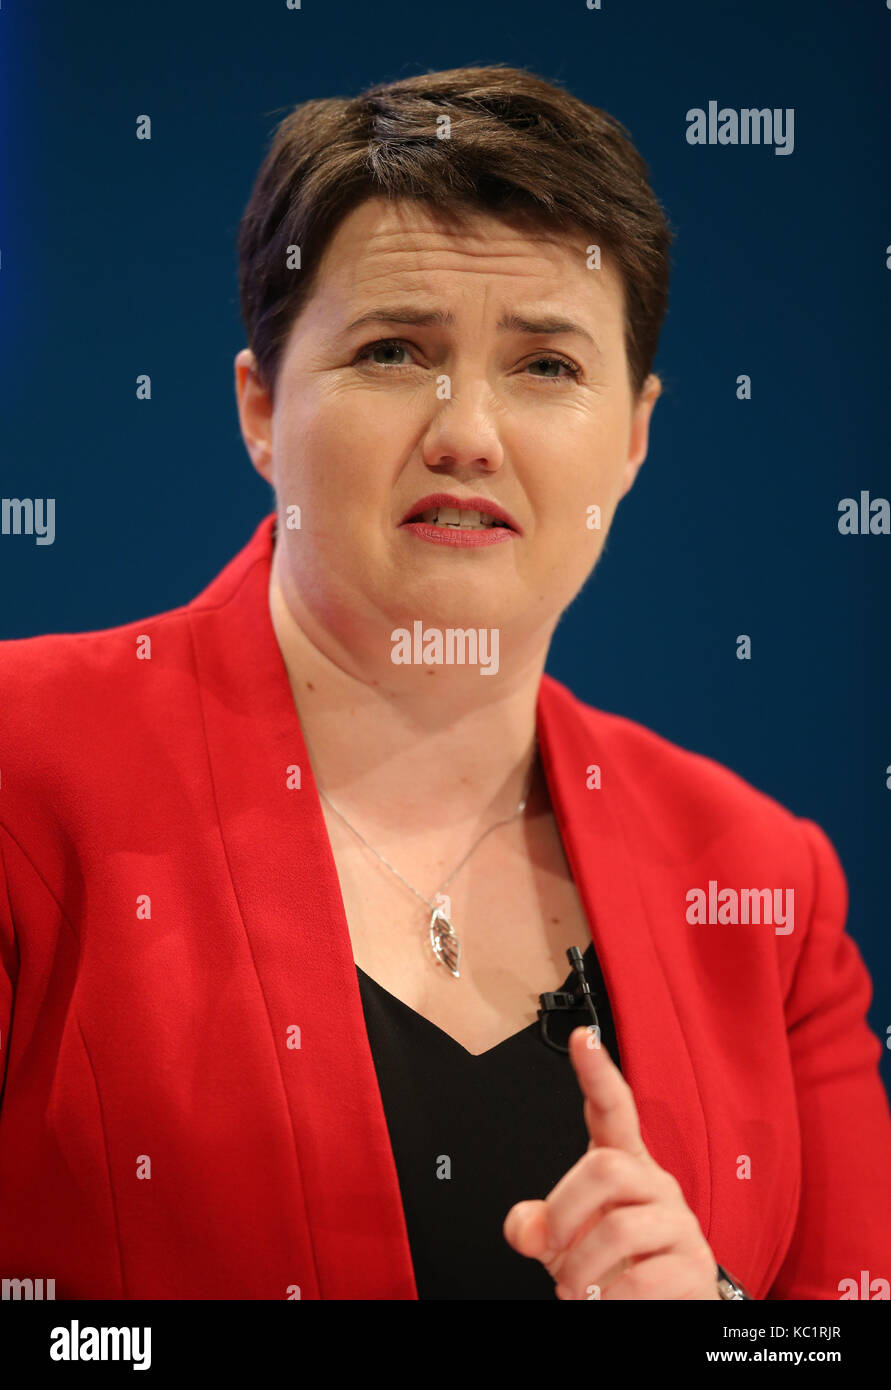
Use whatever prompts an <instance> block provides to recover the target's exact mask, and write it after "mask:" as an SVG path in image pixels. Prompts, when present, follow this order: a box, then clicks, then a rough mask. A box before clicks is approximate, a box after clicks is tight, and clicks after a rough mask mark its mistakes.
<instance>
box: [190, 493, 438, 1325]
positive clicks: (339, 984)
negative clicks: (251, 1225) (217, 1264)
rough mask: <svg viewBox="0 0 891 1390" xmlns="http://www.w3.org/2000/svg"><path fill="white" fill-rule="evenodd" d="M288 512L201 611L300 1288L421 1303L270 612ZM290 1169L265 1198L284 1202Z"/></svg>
mask: <svg viewBox="0 0 891 1390" xmlns="http://www.w3.org/2000/svg"><path fill="white" fill-rule="evenodd" d="M273 520H274V518H273V517H272V516H269V517H267V518H266V519H265V520H264V522H263V523H262V524H261V526H260V527H259V528H258V529H257V531H256V533H255V536H254V539H253V541H252V542H251V544H250V545H249V546H248V547H246V549H245V550H243V551H242V552H241V554H240V555H238V556H236V557H235V559H234V560H233V561H232V562H231V564H229V565H228V566H227V567H226V569H225V570H224V571H223V572H222V573H221V574H220V575H219V576H218V577H217V579H216V580H214V582H213V583H212V584H211V585H210V586H209V588H208V589H206V590H205V592H204V593H203V594H201V595H200V596H199V597H198V598H197V599H196V600H195V601H194V603H192V604H191V605H190V614H191V625H192V632H193V638H194V643H195V649H196V660H197V665H198V673H199V678H200V686H201V699H202V705H203V713H204V721H205V730H206V737H207V745H208V750H209V756H210V761H211V772H212V777H213V782H214V788H215V793H216V798H217V808H218V813H219V821H220V831H221V834H222V837H223V841H224V844H225V848H226V855H227V859H228V864H229V870H230V873H231V877H232V884H233V887H234V891H235V895H236V898H237V901H238V905H239V910H240V913H241V917H242V920H243V922H244V928H245V932H246V933H247V937H248V941H249V945H250V950H251V955H252V958H253V962H254V967H255V969H256V972H257V977H258V980H259V983H260V986H261V989H262V993H263V998H264V1001H265V1005H266V1018H265V1019H264V1020H263V1023H262V1026H265V1027H268V1028H269V1029H270V1031H271V1033H272V1037H273V1041H274V1045H275V1049H276V1056H277V1058H278V1066H279V1072H280V1076H281V1086H282V1090H283V1092H284V1097H285V1099H286V1103H287V1107H288V1111H289V1113H290V1120H291V1126H292V1131H293V1136H294V1147H295V1150H296V1154H297V1160H298V1165H299V1170H300V1175H301V1180H302V1193H298V1194H295V1201H300V1200H302V1202H303V1205H304V1207H305V1212H306V1221H307V1225H308V1228H309V1235H310V1240H311V1244H312V1249H313V1255H314V1266H315V1267H314V1268H313V1269H308V1270H306V1271H303V1274H302V1279H300V1280H299V1281H298V1282H300V1285H301V1296H302V1297H310V1298H324V1299H344V1298H352V1299H357V1298H359V1299H361V1298H368V1299H411V1298H417V1291H416V1288H415V1282H414V1273H413V1269H412V1263H411V1255H410V1250H409V1244H408V1236H407V1232H406V1228H405V1218H404V1215H403V1211H402V1202H401V1198H400V1195H399V1184H398V1178H397V1174H396V1168H395V1164H394V1161H393V1155H392V1150H391V1148H390V1142H389V1136H388V1133H387V1126H386V1119H385V1116H384V1111H383V1106H382V1102H381V1098H380V1092H379V1089H378V1085H377V1077H376V1074H375V1071H374V1062H373V1059H372V1056H371V1050H370V1047H369V1043H368V1036H367V1032H366V1029H365V1020H364V1014H363V1011H362V1002H361V996H360V994H359V986H358V980H357V978H356V969H355V964H354V961H353V955H352V948H351V943H350V937H349V929H348V926H347V921H346V916H345V913H344V908H343V898H342V895H341V892H340V884H339V880H338V877H337V869H336V866H335V863H334V859H333V856H332V854H331V848H330V842H329V839H328V832H327V828H326V826H325V822H324V817H323V815H322V811H321V806H320V802H319V798H318V794H317V792H316V788H315V784H314V782H313V778H312V772H311V769H310V765H309V757H308V754H307V750H306V746H305V744H304V742H303V738H302V735H301V732H300V724H299V721H298V718H297V712H296V708H295V706H294V702H293V697H292V694H291V689H290V685H289V682H288V677H287V672H286V670H285V666H284V662H283V660H282V657H281V653H280V652H279V648H278V643H277V641H276V638H275V633H274V630H273V627H272V620H271V618H270V616H269V608H268V581H269V570H270V561H271V554H272V524H273ZM295 769H299V781H300V786H299V789H298V788H297V786H296V785H295V784H296V781H297V774H296V771H295ZM296 1030H299V1032H297V1031H296ZM298 1043H299V1046H298V1045H297V1044H298ZM279 1176H280V1175H276V1174H275V1173H270V1175H269V1188H268V1191H267V1192H266V1193H265V1194H258V1195H257V1200H258V1201H266V1202H268V1203H272V1204H275V1203H277V1202H278V1201H280V1200H281V1192H282V1185H281V1184H280V1182H279V1181H278V1178H279ZM283 1296H284V1295H283Z"/></svg>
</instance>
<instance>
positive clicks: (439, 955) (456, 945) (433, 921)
mask: <svg viewBox="0 0 891 1390" xmlns="http://www.w3.org/2000/svg"><path fill="white" fill-rule="evenodd" d="M537 755H538V742H537V740H536V742H535V744H534V751H533V755H532V762H531V763H530V766H529V773H528V775H527V777H526V785H525V787H524V789H523V795H522V797H521V799H520V804H519V805H518V806H517V809H516V810H515V811H514V813H513V815H512V816H505V817H504V819H503V820H498V821H496V822H495V824H494V825H490V826H489V829H488V830H484V831H483V833H482V835H481V836H480V837H479V839H478V840H477V841H476V843H475V844H473V845H471V847H470V849H469V850H468V851H467V853H466V854H465V856H464V858H463V859H462V860H461V863H460V864H459V865H458V867H457V868H456V869H453V870H452V872H451V873H450V874H449V876H448V878H447V879H446V881H445V883H443V885H442V887H441V888H440V889H439V890H438V891H437V892H436V893H435V894H434V896H433V899H432V900H431V899H430V898H425V896H424V894H423V893H419V892H418V890H417V888H415V887H413V885H412V884H410V883H409V882H408V879H405V878H403V877H402V874H401V873H400V872H399V870H398V869H394V867H393V865H392V864H391V863H390V861H389V860H388V859H385V858H384V856H383V855H382V854H380V853H379V852H378V851H377V850H376V849H375V848H374V845H370V844H369V843H368V841H367V840H366V838H365V836H364V835H363V834H361V832H360V831H358V830H357V829H356V827H355V826H354V825H353V824H352V823H351V822H350V821H348V820H347V818H346V816H345V815H344V814H343V812H342V811H339V810H338V809H337V807H336V806H335V805H334V802H333V801H332V800H331V798H330V797H329V796H327V795H326V793H325V792H323V791H322V789H321V787H319V795H320V796H324V797H325V800H326V801H327V802H328V805H329V806H330V807H331V810H332V811H333V812H334V814H335V815H336V816H339V817H340V819H341V820H342V821H343V823H344V825H347V826H349V828H350V830H352V832H353V834H354V835H357V836H358V837H359V839H360V840H361V841H362V843H363V845H365V846H366V848H367V849H370V850H371V853H372V854H374V855H377V858H378V859H379V860H380V861H381V863H382V864H383V865H385V867H386V868H388V869H389V870H390V872H391V873H392V874H395V875H396V877H397V878H398V879H399V881H400V883H404V884H405V887H406V888H409V889H411V891H412V893H414V895H415V897H416V898H420V899H421V902H422V903H424V904H426V906H427V907H429V908H430V923H429V928H428V935H429V938H430V946H431V949H432V951H433V954H434V955H435V957H436V959H437V960H438V961H440V962H441V963H442V964H443V965H444V966H445V967H446V968H447V969H448V970H450V971H451V973H452V974H453V975H454V977H455V979H456V980H457V979H459V977H460V976H459V970H458V964H459V962H460V959H461V942H460V940H459V939H458V934H457V932H456V931H455V928H454V927H453V925H452V923H451V922H450V921H449V918H448V916H447V915H446V913H445V911H444V910H443V908H442V907H441V906H440V905H439V904H438V903H437V901H436V899H437V898H439V897H441V896H442V892H443V889H444V888H447V887H448V886H449V884H450V883H451V881H452V879H453V878H454V877H455V875H456V874H457V873H458V870H459V869H463V868H464V865H465V864H466V863H467V861H468V859H469V858H470V856H471V855H472V854H473V853H474V851H475V850H477V849H479V847H480V845H481V844H482V842H483V840H485V838H486V836H487V835H491V833H492V831H493V830H497V829H498V827H499V826H500V825H508V824H509V823H510V822H511V821H514V820H516V818H517V816H521V815H522V814H523V812H524V811H525V809H526V802H527V801H528V799H529V791H530V788H531V786H532V774H533V772H534V770H535V762H536V758H537Z"/></svg>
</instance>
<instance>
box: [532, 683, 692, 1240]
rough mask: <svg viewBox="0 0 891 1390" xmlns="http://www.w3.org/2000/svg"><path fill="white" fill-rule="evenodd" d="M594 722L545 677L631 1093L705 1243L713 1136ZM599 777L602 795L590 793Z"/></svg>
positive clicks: (564, 822)
mask: <svg viewBox="0 0 891 1390" xmlns="http://www.w3.org/2000/svg"><path fill="white" fill-rule="evenodd" d="M596 721H597V714H596V712H595V711H593V710H590V709H587V708H586V707H585V706H584V705H582V704H581V703H580V702H579V701H577V700H576V699H575V697H574V696H573V695H572V694H571V692H570V691H569V690H567V689H566V688H565V686H562V685H560V684H558V683H557V682H556V681H554V680H553V679H552V678H551V677H549V676H544V677H543V678H542V682H541V687H540V690H539V698H538V739H539V747H540V748H541V752H542V761H543V765H544V769H545V773H546V776H547V780H548V786H549V789H550V794H551V802H552V805H553V807H554V813H555V815H556V818H557V824H558V826H559V829H560V835H561V838H562V840H563V846H564V849H565V850H566V856H567V859H568V861H569V866H570V868H571V870H572V876H573V879H574V880H575V883H576V886H577V888H578V890H579V894H580V896H581V900H582V904H583V906H584V908H585V913H586V915H587V918H588V922H589V925H590V927H591V936H592V938H593V941H594V948H595V950H596V952H597V956H598V960H599V961H600V965H601V969H602V971H603V978H604V983H605V985H606V990H607V996H608V998H609V1002H610V1007H611V1010H612V1014H613V1018H614V1021H615V1027H616V1038H617V1041H618V1045H619V1061H620V1064H621V1069H622V1073H623V1075H624V1077H625V1080H626V1081H627V1082H628V1084H629V1085H630V1087H631V1089H632V1091H633V1092H634V1100H635V1103H636V1105H637V1110H638V1114H639V1117H640V1125H641V1133H642V1135H643V1140H644V1143H645V1144H646V1146H647V1148H648V1149H649V1151H650V1153H651V1154H652V1155H653V1157H654V1158H655V1160H656V1162H657V1163H658V1164H660V1166H661V1167H663V1168H665V1169H667V1170H668V1171H669V1172H670V1173H672V1174H674V1176H675V1177H676V1178H677V1180H678V1182H679V1183H680V1185H681V1188H682V1189H683V1193H684V1198H685V1200H686V1202H687V1204H688V1206H689V1207H690V1208H691V1210H692V1211H693V1212H694V1214H695V1215H696V1217H697V1219H698V1220H699V1224H700V1226H701V1227H702V1230H703V1233H704V1235H705V1237H706V1239H708V1233H709V1225H710V1220H711V1210H710V1171H709V1153H708V1134H707V1131H706V1123H705V1114H704V1111H703V1107H702V1102H701V1099H700V1095H699V1090H698V1087H697V1084H696V1076H695V1073H694V1070H693V1063H692V1059H691V1057H690V1053H689V1050H688V1048H687V1044H686V1041H685V1038H684V1031H683V1026H682V1022H681V1018H680V1016H679V1014H678V1011H677V1009H676V1008H675V1003H674V1000H673V998H672V996H671V993H670V991H669V988H668V984H667V981H666V976H665V972H664V970H663V968H662V966H661V964H660V961H659V954H658V948H657V943H656V941H655V939H654V933H657V932H658V929H659V903H658V902H648V901H646V899H645V896H644V893H645V883H644V882H643V881H642V867H641V865H642V863H643V862H645V855H644V853H643V852H644V851H645V849H646V846H645V845H634V843H633V827H630V826H626V824H625V822H624V817H623V813H622V812H623V807H622V795H621V792H620V790H619V783H618V778H617V776H615V775H614V774H615V773H616V772H617V771H618V770H617V769H613V768H611V767H610V763H609V753H608V751H607V748H606V747H605V746H604V743H603V741H602V739H599V738H598V732H597V722H596ZM595 765H596V766H597V767H599V768H600V775H601V782H602V785H601V787H600V789H599V790H595V789H594V788H593V787H592V788H591V789H589V788H588V782H589V780H592V781H593V778H589V770H590V769H591V768H592V767H593V766H595Z"/></svg>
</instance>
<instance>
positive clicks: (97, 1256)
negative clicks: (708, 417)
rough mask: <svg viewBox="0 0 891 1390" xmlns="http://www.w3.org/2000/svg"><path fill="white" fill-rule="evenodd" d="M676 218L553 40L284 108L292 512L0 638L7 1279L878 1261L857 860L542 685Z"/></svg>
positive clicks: (280, 400) (625, 460)
mask: <svg viewBox="0 0 891 1390" xmlns="http://www.w3.org/2000/svg"><path fill="white" fill-rule="evenodd" d="M669 242H670V233H669V229H668V227H667V224H666V222H665V219H664V216H663V214H662V211H661V209H660V207H659V204H658V202H657V201H656V199H655V197H654V195H653V193H652V191H651V190H650V188H649V186H648V183H647V177H646V169H645V166H644V165H643V163H642V161H641V159H640V157H639V155H638V154H637V153H636V151H635V150H634V148H633V146H632V145H631V143H630V141H629V139H628V138H627V135H626V134H625V133H624V131H623V130H622V128H621V127H620V126H618V125H617V123H615V122H614V121H613V120H612V119H611V118H609V117H608V116H606V115H604V114H603V113H602V112H600V111H597V110H596V109H594V108H591V107H588V106H586V105H585V104H584V103H582V102H580V101H577V100H575V99H574V98H572V97H570V96H569V95H567V94H566V93H565V92H562V91H561V90H559V89H557V88H555V87H552V86H551V85H549V84H548V83H546V82H543V81H541V80H540V79H538V78H536V77H534V76H531V75H530V74H528V73H525V72H521V71H517V70H513V69H508V68H497V67H496V68H478V69H463V70H458V71H454V72H445V73H432V74H427V75H424V76H419V77H414V78H411V79H409V80H406V81H402V82H397V83H394V84H391V85H389V86H386V87H379V88H377V89H374V90H373V91H371V92H368V93H366V94H364V95H363V96H361V97H359V98H357V99H356V100H354V101H340V100H337V101H335V100H330V101H314V102H308V103H305V104H304V105H303V106H301V107H298V108H297V109H296V111H294V112H293V113H292V114H291V115H290V116H289V117H288V118H287V119H286V120H285V121H284V122H283V123H282V124H281V126H280V127H279V129H278V131H277V132H276V135H275V138H274V141H273V144H272V147H271V149H270V151H269V153H268V155H267V158H266V160H265V162H264V164H263V167H262V169H261V171H260V174H259V177H258V179H257V182H256V185H255V187H254V190H253V193H252V196H251V200H250V203H249V206H248V208H247V210H246V212H245V215H244V220H243V225H242V230H241V237H240V247H239V249H240V274H241V295H242V307H243V314H244V319H245V325H246V329H247V335H248V341H249V343H250V347H249V348H246V349H245V350H243V351H241V352H239V354H238V356H237V358H236V389H237V402H238V411H239V418H240V424H241V430H242V433H243V437H244V441H245V444H246V447H247V449H248V452H249V454H250V457H251V460H252V462H253V464H254V466H255V467H256V468H257V469H258V470H259V472H260V473H261V474H262V476H263V477H264V478H265V479H267V481H268V482H269V483H270V484H271V485H272V487H273V488H274V491H275V497H276V506H275V512H274V513H273V514H272V515H271V516H269V517H267V518H266V519H265V520H264V521H263V522H262V523H261V524H260V526H259V527H258V528H257V530H256V531H255V533H254V536H253V538H252V539H251V540H250V541H249V543H248V544H247V546H246V547H245V549H244V550H243V551H242V552H241V553H240V554H239V555H237V556H236V557H235V559H234V560H232V561H231V563H230V564H229V565H228V566H227V567H226V568H225V569H224V570H223V572H222V573H221V574H220V575H218V576H217V578H216V579H215V580H214V581H213V582H212V583H211V584H210V585H209V586H208V588H207V589H206V590H205V591H204V593H203V594H201V595H199V596H198V597H197V598H196V599H195V600H193V601H192V602H191V603H188V604H186V605H185V606H184V607H182V608H180V609H176V610H174V611H172V612H169V613H164V614H161V615H159V616H157V617H154V618H150V619H146V620H142V621H140V622H137V623H133V624H130V625H127V626H124V627H121V628H117V629H114V630H111V631H107V632H101V633H88V634H82V635H76V636H52V637H41V638H38V639H31V640H28V641H20V642H10V643H6V644H4V646H3V647H2V649H0V676H2V689H3V700H4V709H5V718H4V744H3V748H2V803H0V806H2V814H0V823H2V830H0V850H2V864H3V871H4V891H3V892H2V893H0V925H2V933H0V941H2V947H3V965H4V975H3V981H4V986H5V990H6V996H5V998H4V999H3V1014H2V1015H0V1026H2V1043H3V1059H4V1065H5V1091H4V1095H3V1103H2V1111H0V1193H2V1203H3V1218H4V1219H3V1221H2V1223H0V1272H2V1275H3V1276H4V1277H10V1278H19V1279H21V1278H26V1277H31V1278H36V1277H38V1276H39V1277H43V1278H54V1279H55V1292H56V1297H57V1298H65V1297H67V1298H76V1297H81V1298H115V1297H124V1298H263V1299H266V1298H297V1297H302V1298H335V1299H342V1298H384V1299H402V1298H407V1299H411V1298H416V1297H421V1298H459V1299H460V1298H465V1299H466V1298H472V1299H477V1298H479V1299H487V1298H522V1299H526V1298H529V1299H536V1298H553V1297H554V1296H555V1295H556V1296H557V1297H558V1298H560V1299H594V1298H601V1299H603V1300H606V1301H610V1300H622V1299H672V1300H674V1299H697V1300H698V1299H719V1298H722V1297H744V1296H751V1297H754V1298H774V1299H799V1298H805V1299H832V1298H838V1297H839V1296H841V1295H842V1294H843V1293H844V1290H845V1288H846V1285H845V1284H844V1283H843V1281H845V1280H848V1279H850V1278H853V1279H855V1280H858V1279H859V1278H860V1272H861V1271H862V1270H868V1271H869V1276H870V1279H871V1280H874V1281H876V1282H874V1283H873V1284H872V1285H871V1288H872V1292H873V1293H876V1291H877V1290H880V1287H881V1281H882V1280H883V1279H887V1277H888V1271H889V1268H891V1258H889V1256H891V1203H889V1196H888V1190H887V1182H886V1174H887V1171H888V1169H889V1166H891V1117H889V1110H888V1104H887V1100H886V1097H885V1093H884V1090H883V1088H882V1085H881V1082H880V1079H879V1075H878V1069H877V1062H878V1057H879V1055H880V1046H879V1042H878V1040H877V1039H876V1037H875V1036H874V1035H873V1034H872V1033H871V1032H870V1030H869V1028H868V1027H867V1024H866V1021H865V1013H866V1009H867V1006H868V1003H869V999H870V982H869V978H868V975H867V973H866V970H865V968H864V965H863V962H862V960H861V957H860V954H859V952H858V950H857V947H856V945H855V944H854V942H853V941H852V940H851V939H850V937H849V936H847V934H846V933H845V914H846V886H845V880H844V876H843V873H842V870H841V866H840V864H839V861H838V858H837V856H836V854H835V851H834V849H833V848H832V846H831V844H830V843H829V841H828V839H827V838H826V836H825V834H824V833H823V832H822V831H821V830H820V829H819V827H818V826H816V825H815V824H814V823H812V822H811V821H808V820H801V819H799V818H797V817H795V816H794V815H792V814H791V813H790V812H789V811H787V810H785V809H784V808H783V807H781V806H779V805H778V804H777V803H775V802H774V801H772V800H770V799H769V798H768V797H766V796H764V795H763V794H761V793H759V792H758V791H756V790H755V789H753V788H752V787H750V786H748V785H747V784H746V783H744V782H743V781H742V780H741V779H740V778H738V777H737V776H735V775H734V774H733V773H731V772H730V771H728V770H727V769H725V768H722V767H720V766H718V765H717V764H715V763H713V762H711V761H709V760H707V759H705V758H702V757H698V756H696V755H695V754H692V753H689V752H686V751H684V750H682V749H680V748H678V747H675V746H674V745H672V744H670V743H668V742H667V741H665V740H664V739H662V738H660V737H658V736H657V735H655V734H654V733H652V732H650V731H648V730H647V729H645V728H642V727H640V726H639V725H636V724H633V723H631V722H629V721H628V720H625V719H622V718H619V717H617V716H614V715H607V714H605V713H603V712H601V711H599V710H596V709H594V708H592V707H590V706H587V705H584V704H582V703H581V702H580V701H578V700H577V699H576V698H575V697H574V696H573V695H572V694H570V692H569V691H568V690H566V689H565V688H564V687H562V686H561V685H559V684H558V683H557V682H556V681H554V680H553V679H551V678H550V677H548V676H546V675H544V674H543V671H544V665H545V660H546V656H547V651H548V645H549V642H550V639H551V636H552V634H553V631H554V628H555V626H556V624H557V622H558V621H559V618H560V616H561V614H562V613H563V611H564V610H565V609H566V607H567V605H568V604H569V603H570V602H571V601H572V599H573V598H574V597H575V596H576V594H577V593H578V592H579V590H580V589H581V588H582V586H583V585H584V583H585V581H586V579H587V578H588V576H589V575H590V573H591V571H592V569H593V568H594V566H595V564H596V561H597V558H598V556H599V554H600V552H601V550H602V548H603V544H604V541H605V539H606V536H607V534H608V531H609V527H610V523H611V521H612V518H613V516H614V514H615V510H616V507H617V505H618V503H619V501H620V499H621V498H622V497H623V496H624V494H625V493H626V492H627V491H628V489H629V488H630V487H631V485H632V483H633V482H634V479H635V476H636V474H637V471H638V469H639V467H640V465H641V463H642V462H643V460H644V457H645V454H646V451H647V444H648V431H649V424H650V417H651V414H652V411H653V407H654V405H655V402H656V400H657V397H658V395H659V390H660V384H659V380H658V378H657V377H656V376H655V375H653V373H652V371H651V367H652V362H653V357H654V354H655V351H656V346H657V340H658V334H659V327H660V323H661V320H662V316H663V313H664V309H665V303H666V294H667V278H668V249H669ZM573 947H578V948H580V950H581V951H582V952H583V967H584V971H583V973H582V974H581V975H580V974H578V972H577V971H576V969H575V967H574V966H573V967H572V968H570V958H569V956H568V954H567V953H568V952H570V950H571V948H573ZM583 980H584V981H585V982H586V983H584V984H583ZM588 991H590V1006H589V1003H588V1002H587V1001H586V995H587V992H588ZM539 996H542V998H541V1001H539ZM560 996H562V998H561V997H560ZM539 1002H541V1005H542V1008H541V1011H539ZM592 1007H593V1012H592ZM595 1017H596V1025H595V1023H594V1021H593V1020H594V1018H595ZM10 1020H11V1023H10ZM570 1039H571V1042H570V1041H569V1040H570ZM567 1047H568V1048H569V1050H568V1051H567ZM730 1272H732V1273H730ZM725 1274H728V1275H729V1278H725V1277H724V1276H725ZM885 1287H886V1288H887V1285H886V1286H885ZM746 1291H747V1292H746ZM879 1296H881V1294H879ZM885 1296H887V1293H886V1294H885Z"/></svg>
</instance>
